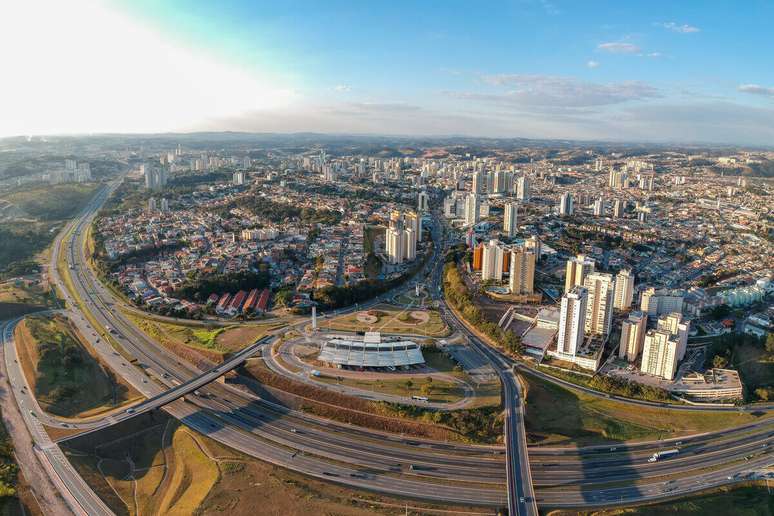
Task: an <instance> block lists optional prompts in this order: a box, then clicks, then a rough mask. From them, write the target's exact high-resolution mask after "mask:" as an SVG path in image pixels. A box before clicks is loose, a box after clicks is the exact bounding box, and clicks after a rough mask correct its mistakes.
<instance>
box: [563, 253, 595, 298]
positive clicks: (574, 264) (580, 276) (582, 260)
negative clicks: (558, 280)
mask: <svg viewBox="0 0 774 516" xmlns="http://www.w3.org/2000/svg"><path fill="white" fill-rule="evenodd" d="M591 272H594V260H592V259H591V258H587V257H586V255H583V254H579V255H578V256H576V257H575V258H570V259H569V260H567V271H566V274H565V277H564V291H565V292H569V291H570V290H572V288H573V287H575V286H577V285H583V280H584V279H585V278H586V275H587V274H589V273H591Z"/></svg>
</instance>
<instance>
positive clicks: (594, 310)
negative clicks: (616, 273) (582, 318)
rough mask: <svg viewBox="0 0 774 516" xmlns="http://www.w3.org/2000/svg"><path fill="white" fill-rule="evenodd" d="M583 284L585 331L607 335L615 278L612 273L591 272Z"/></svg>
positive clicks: (611, 311)
mask: <svg viewBox="0 0 774 516" xmlns="http://www.w3.org/2000/svg"><path fill="white" fill-rule="evenodd" d="M583 286H584V287H586V290H587V292H588V300H587V302H586V326H585V330H586V333H588V334H591V335H609V334H610V329H611V326H612V324H613V293H614V291H615V279H614V278H613V275H612V274H608V273H604V272H591V273H589V274H588V275H587V276H586V277H585V279H584V281H583Z"/></svg>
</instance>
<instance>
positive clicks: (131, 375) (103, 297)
mask: <svg viewBox="0 0 774 516" xmlns="http://www.w3.org/2000/svg"><path fill="white" fill-rule="evenodd" d="M82 222H84V224H85V223H88V217H87V218H86V219H83V220H82ZM83 227H84V226H81V230H82V229H83ZM73 240H74V241H76V242H78V241H79V235H78V233H77V232H76V234H75V235H74V238H73ZM71 243H72V241H71ZM57 249H58V248H57ZM438 250H439V248H438V246H436V253H437V252H438ZM76 251H77V252H76ZM68 258H69V259H70V260H71V263H72V264H73V266H74V269H73V272H74V274H73V277H74V283H75V287H76V289H78V290H79V296H80V297H82V298H83V299H85V300H86V305H87V306H86V308H87V309H88V310H89V312H90V313H92V314H93V315H94V317H95V318H96V320H97V325H96V326H97V328H101V327H103V326H104V325H105V324H107V325H110V326H112V327H113V328H115V329H116V331H117V340H118V343H119V344H120V346H121V348H122V352H124V353H126V354H128V355H131V356H134V357H137V358H138V359H139V360H140V361H141V362H142V363H143V364H144V365H145V367H143V368H137V367H134V366H131V365H126V362H125V361H126V359H125V358H124V357H122V356H121V355H120V354H118V353H116V355H113V353H114V352H115V350H114V349H113V348H112V347H110V346H109V345H106V344H104V338H102V339H100V342H96V341H94V342H92V344H93V345H95V349H98V352H100V353H101V355H102V356H103V358H104V357H105V355H108V358H110V357H111V356H112V357H114V363H111V367H114V368H115V369H116V370H117V372H118V373H119V374H121V376H123V377H124V378H128V379H130V380H131V381H130V383H132V384H133V385H135V384H137V385H139V386H140V388H143V387H144V388H145V389H146V390H147V391H152V390H153V388H152V387H150V386H156V387H155V388H156V389H157V390H161V389H163V388H162V387H159V386H158V385H157V384H156V383H155V382H148V383H144V382H143V379H145V381H146V382H147V380H148V376H147V374H146V373H147V371H148V370H149V369H152V370H153V371H154V374H155V375H156V377H157V378H158V375H160V374H162V373H167V374H169V375H170V377H171V378H173V379H175V380H177V381H180V382H183V381H187V379H190V378H192V377H194V376H196V375H198V374H200V373H201V372H200V371H199V370H197V369H196V368H195V367H192V366H191V365H189V364H186V363H184V362H180V361H179V359H178V358H177V357H175V356H172V355H170V354H169V353H168V352H166V351H165V350H164V349H163V348H160V347H159V346H158V344H156V343H155V342H153V341H151V340H150V339H148V337H147V336H146V335H144V334H142V332H139V331H138V330H137V328H135V327H134V326H133V325H132V324H131V323H129V322H128V321H127V320H126V319H125V318H124V317H123V316H122V315H121V313H120V311H118V310H116V301H115V299H114V298H113V297H112V295H111V294H110V292H109V291H108V290H107V289H105V288H104V287H102V286H101V285H99V283H98V282H96V281H95V280H94V278H93V275H92V274H91V272H90V271H89V269H88V267H86V266H85V263H84V260H83V256H82V251H81V249H80V244H79V243H78V244H76V245H75V246H74V247H73V248H72V256H70V257H68ZM441 266H442V264H441V261H440V260H436V259H434V260H433V261H432V262H430V263H428V271H429V272H431V282H430V285H431V288H433V287H435V289H436V290H435V291H436V292H438V290H437V287H438V286H439V284H440V283H439V279H440V271H441ZM384 297H385V298H388V297H390V293H388V294H386V295H385V296H384ZM380 301H381V299H377V300H374V301H373V302H372V303H377V302H380ZM364 306H369V305H368V304H366V305H361V306H360V307H352V308H350V309H348V310H343V311H340V312H339V313H344V312H347V311H352V310H356V309H362V308H363V307H364ZM79 320H80V322H81V323H82V324H85V325H86V328H87V329H88V328H89V325H90V323H89V322H88V321H86V320H85V319H78V316H76V321H79ZM94 333H95V334H96V333H98V332H96V331H94ZM85 335H87V337H88V336H89V335H91V333H86V334H85ZM91 337H92V338H93V339H97V338H99V337H97V336H96V335H91ZM95 342H96V344H95ZM100 344H103V346H102V348H101V351H100ZM122 360H123V361H124V362H123V364H124V365H121V364H122V362H121V361H122ZM116 362H117V363H116ZM500 370H502V369H501V368H500ZM162 383H163V382H162ZM513 388H515V389H518V384H515V386H514V387H513ZM202 391H203V392H204V393H205V394H206V396H203V397H201V398H197V399H195V400H193V401H194V402H195V404H192V403H188V402H185V401H182V400H178V401H175V402H173V403H171V404H169V405H167V406H166V407H165V410H166V411H167V412H169V413H170V414H172V415H173V416H174V417H177V418H180V419H181V420H182V421H183V422H184V423H185V424H188V425H190V426H191V427H192V428H195V429H197V430H199V431H201V432H203V433H205V434H207V435H209V436H211V437H213V438H214V439H216V440H218V441H220V442H222V443H223V444H226V445H228V446H232V447H234V448H236V449H239V450H241V451H243V452H245V453H247V454H249V455H251V456H254V457H257V458H260V459H262V460H266V461H268V462H271V463H274V464H277V465H280V466H284V467H288V468H290V469H294V470H296V471H299V472H302V473H305V474H309V475H312V476H315V477H318V478H322V479H325V480H330V481H334V482H339V483H343V484H348V485H354V486H356V487H362V488H365V489H370V490H374V491H379V492H383V493H389V494H395V495H399V496H412V497H417V498H424V499H432V500H445V501H447V502H451V503H455V502H456V503H466V504H476V505H494V506H502V505H505V504H506V503H507V500H506V496H505V492H504V489H503V487H502V486H503V482H504V474H503V473H504V471H503V469H504V468H503V467H502V466H503V458H504V457H503V456H502V452H501V450H499V449H497V448H491V447H474V446H464V445H450V444H446V443H437V442H429V441H425V440H419V439H416V440H414V439H405V438H402V437H399V436H395V435H390V434H384V433H380V432H375V431H371V430H366V429H362V428H357V427H351V426H348V425H344V424H340V423H334V422H331V421H327V420H321V419H320V418H315V417H312V416H308V415H306V414H301V413H297V412H295V411H291V410H288V409H286V408H283V407H281V406H278V405H276V404H273V403H272V402H271V401H270V400H266V399H260V398H258V397H257V396H255V395H253V394H250V393H245V392H240V391H238V390H236V389H234V388H233V387H229V386H223V385H219V384H211V385H209V386H207V387H205V388H203V389H202ZM143 392H144V391H143ZM157 393H158V392H155V393H154V392H149V394H147V395H149V396H150V395H153V394H157ZM520 399H521V397H520V395H519V397H518V398H516V399H513V400H512V401H513V402H514V403H515V402H517V401H518V400H520ZM508 405H510V403H508ZM521 415H522V414H521V413H520V411H519V412H517V411H513V412H512V413H511V414H509V419H511V418H515V422H516V424H514V425H512V428H516V427H517V424H520V423H521V421H522V418H521ZM509 434H512V432H509ZM728 435H733V433H729V434H728ZM518 446H522V445H521V444H519V445H518ZM523 448H524V450H525V454H524V456H526V445H523ZM530 453H531V454H533V451H532V450H530ZM534 453H537V454H538V455H535V456H534V457H537V456H540V455H539V454H540V453H541V452H534ZM551 453H553V452H552V451H550V450H549V451H547V452H546V454H547V458H546V459H545V460H546V461H551V462H546V463H545V464H543V465H541V463H540V459H538V460H535V461H534V462H535V464H533V466H534V467H535V469H536V472H537V471H538V470H539V469H540V468H545V471H546V472H547V473H546V475H545V479H546V480H547V481H548V482H549V484H548V485H546V487H545V488H543V487H541V491H540V492H539V493H538V497H537V500H538V501H540V502H541V503H546V502H549V503H551V504H552V505H556V506H563V507H569V506H575V505H588V504H605V503H608V501H607V500H608V498H609V497H612V496H620V498H619V499H617V502H616V503H621V502H627V501H631V500H642V499H648V498H654V499H655V498H659V497H663V496H665V495H664V493H663V492H661V491H658V490H657V488H656V487H653V486H655V485H657V483H655V482H654V481H652V480H649V479H648V478H645V473H643V478H640V479H638V481H637V482H636V485H638V486H645V487H638V488H637V490H636V492H627V493H624V494H619V493H618V492H615V493H610V492H609V490H608V489H600V488H598V487H595V486H594V484H595V481H591V482H589V481H586V477H588V476H590V475H591V474H592V472H593V471H595V470H596V469H597V467H599V468H605V467H606V465H605V464H604V461H596V460H589V457H586V456H585V454H584V453H583V452H579V451H578V450H575V449H564V450H563V451H561V452H557V453H559V454H560V455H562V456H563V455H565V454H566V455H567V456H576V457H577V460H576V462H575V463H574V464H573V463H572V462H570V461H568V462H567V470H568V473H567V474H561V475H555V474H554V472H552V471H550V468H552V467H553V466H551V464H553V463H555V462H556V458H555V457H553V456H551ZM589 453H592V452H589ZM633 453H639V451H636V452H633ZM642 453H645V451H643V452H642ZM740 453H742V452H741V451H740ZM738 457H741V455H740V456H738ZM619 459H620V460H626V461H631V460H633V459H632V458H628V457H627V456H626V455H625V454H624V455H621V456H619ZM723 460H726V459H723ZM756 460H757V459H756ZM761 460H763V459H761ZM765 460H768V458H766V459H765ZM508 462H510V460H509V461H508ZM596 462H600V463H601V464H600V465H599V466H596V465H592V463H596ZM643 462H646V461H643ZM670 462H671V461H665V462H663V463H662V464H661V465H660V467H665V466H669V465H670V464H669V463H670ZM411 464H418V465H422V466H425V465H427V467H428V469H426V470H420V469H414V470H411V469H410V468H409V466H410V465H411ZM750 464H752V461H750V462H748V463H747V465H750ZM524 466H525V462H524V461H521V462H519V464H518V465H517V466H516V467H515V468H514V467H513V466H511V467H512V468H513V469H518V470H520V471H523V469H524ZM608 466H609V464H608ZM733 468H735V470H736V471H739V470H742V469H743V468H740V467H739V466H738V465H735V466H733ZM641 469H643V471H644V467H643V468H641ZM600 471H602V469H600ZM659 472H660V470H659ZM600 474H601V473H600ZM571 475H574V477H572V476H571ZM557 476H562V478H563V483H560V482H554V483H550V482H552V479H553V478H555V477H557ZM605 478H606V481H610V478H611V477H605ZM612 478H613V480H615V477H612ZM686 478H688V477H686ZM439 479H446V480H449V479H465V480H467V481H468V482H469V481H475V482H484V483H488V485H475V484H462V485H456V484H454V485H448V484H444V483H439ZM572 479H574V480H575V483H570V482H569V481H570V480H572ZM719 480H720V479H719V478H718V479H715V480H714V481H719ZM725 481H726V482H728V480H725ZM648 482H650V483H651V484H653V485H652V486H651V484H649V483H648ZM633 484H635V483H634V482H633ZM490 486H491V487H490ZM549 486H550V487H549ZM647 486H650V487H647ZM685 489H688V487H685ZM694 489H696V488H694ZM516 491H518V489H516ZM657 491H658V492H657ZM522 492H523V493H524V495H525V496H524V497H525V501H527V498H531V499H532V500H534V499H535V497H534V496H530V495H529V493H527V492H526V491H525V490H524V489H522ZM592 499H594V501H592ZM610 499H611V500H612V498H610ZM530 502H531V501H528V503H530ZM531 503H534V502H531ZM523 505H524V504H523ZM517 510H518V509H517Z"/></svg>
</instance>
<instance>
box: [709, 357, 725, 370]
mask: <svg viewBox="0 0 774 516" xmlns="http://www.w3.org/2000/svg"><path fill="white" fill-rule="evenodd" d="M727 365H728V358H726V357H725V356H723V355H715V357H714V358H713V359H712V367H714V368H715V369H723V368H724V367H726V366H727Z"/></svg>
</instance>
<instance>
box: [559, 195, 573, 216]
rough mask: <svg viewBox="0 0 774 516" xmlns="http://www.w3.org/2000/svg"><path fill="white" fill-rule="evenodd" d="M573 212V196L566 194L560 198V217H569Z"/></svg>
mask: <svg viewBox="0 0 774 516" xmlns="http://www.w3.org/2000/svg"><path fill="white" fill-rule="evenodd" d="M572 212H573V206H572V194H570V193H569V192H565V193H563V194H562V196H561V197H560V198H559V215H561V216H562V217H569V216H570V215H572Z"/></svg>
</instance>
